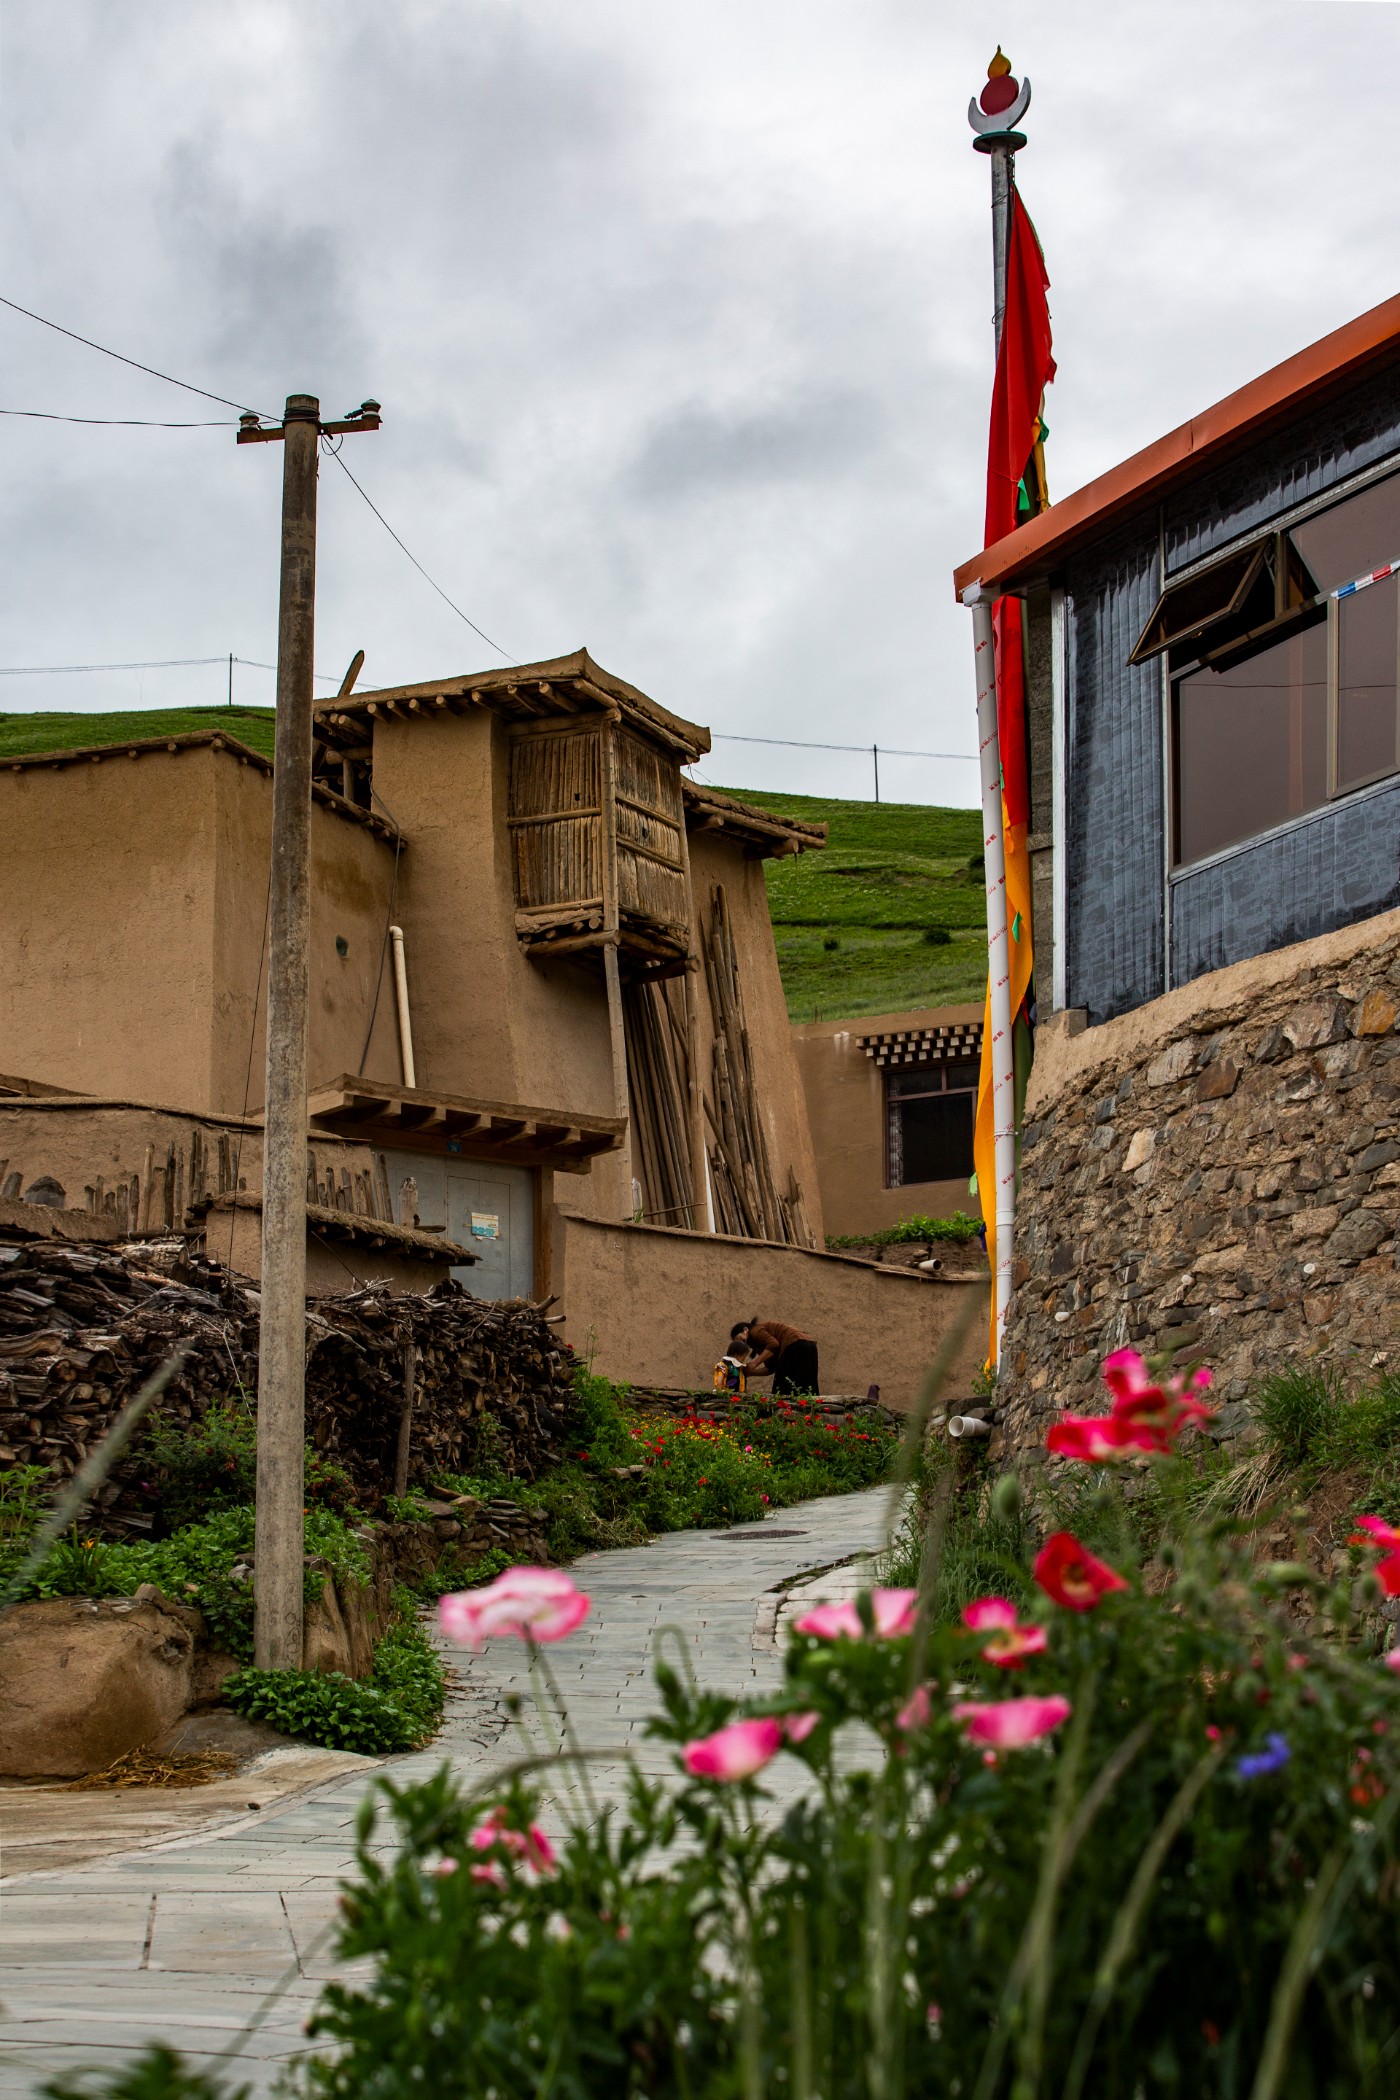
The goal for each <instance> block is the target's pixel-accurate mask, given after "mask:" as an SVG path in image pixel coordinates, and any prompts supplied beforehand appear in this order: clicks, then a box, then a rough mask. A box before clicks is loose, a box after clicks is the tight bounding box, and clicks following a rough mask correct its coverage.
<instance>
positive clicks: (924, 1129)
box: [890, 1093, 976, 1188]
mask: <svg viewBox="0 0 1400 2100" xmlns="http://www.w3.org/2000/svg"><path fill="white" fill-rule="evenodd" d="M975 1105H976V1096H975V1095H973V1094H970V1093H956V1094H934V1095H930V1096H929V1097H928V1098H927V1099H926V1100H922V1101H896V1102H893V1103H892V1104H891V1107H890V1117H891V1123H892V1128H891V1131H890V1139H891V1143H890V1169H891V1171H890V1185H891V1187H894V1188H900V1187H903V1186H904V1185H905V1184H906V1183H908V1182H911V1181H963V1180H966V1178H967V1176H968V1175H969V1174H971V1172H972V1122H973V1112H974V1108H975Z"/></svg>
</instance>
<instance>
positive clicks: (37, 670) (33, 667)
mask: <svg viewBox="0 0 1400 2100" xmlns="http://www.w3.org/2000/svg"><path fill="white" fill-rule="evenodd" d="M228 660H229V656H228V651H227V650H225V651H224V653H223V655H222V656H162V657H153V658H149V659H147V660H146V661H145V662H142V663H131V664H0V678H50V677H59V676H62V677H67V676H69V675H70V674H76V673H77V672H79V671H184V670H192V669H194V668H196V667H197V666H200V665H204V664H226V663H227V662H228ZM233 661H234V662H235V663H236V664H242V665H243V666H244V667H245V668H246V669H247V670H250V671H275V670H276V669H277V666H276V664H265V663H262V662H260V661H259V659H258V658H257V657H256V656H235V657H234V659H233ZM312 676H313V677H315V678H318V679H319V680H320V681H321V684H322V685H339V684H340V680H339V679H338V678H337V677H336V675H335V673H334V672H333V671H315V672H313V673H312Z"/></svg>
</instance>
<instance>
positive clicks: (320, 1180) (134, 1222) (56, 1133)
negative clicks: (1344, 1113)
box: [0, 1096, 398, 1232]
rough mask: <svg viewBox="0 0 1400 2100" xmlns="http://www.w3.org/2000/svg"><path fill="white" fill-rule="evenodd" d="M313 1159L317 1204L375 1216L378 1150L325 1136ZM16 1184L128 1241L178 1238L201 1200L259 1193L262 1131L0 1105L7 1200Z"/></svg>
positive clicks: (100, 1108)
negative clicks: (59, 1192) (102, 1222)
mask: <svg viewBox="0 0 1400 2100" xmlns="http://www.w3.org/2000/svg"><path fill="white" fill-rule="evenodd" d="M309 1150H310V1157H311V1164H312V1168H313V1170H314V1172H315V1175H316V1181H317V1193H318V1197H319V1198H320V1199H321V1200H323V1201H326V1202H327V1203H328V1204H329V1206H330V1207H331V1208H340V1207H344V1208H347V1209H352V1210H353V1209H359V1210H362V1211H363V1210H367V1209H368V1202H367V1190H368V1186H369V1182H370V1177H371V1175H372V1172H373V1154H372V1151H371V1148H370V1147H369V1146H368V1145H364V1144H357V1143H355V1142H354V1141H353V1140H351V1139H347V1138H339V1137H332V1136H329V1135H327V1134H325V1133H322V1132H320V1131H317V1132H315V1133H313V1136H312V1138H311V1142H310V1147H309ZM345 1177H348V1186H347V1182H346V1178H345ZM16 1178H17V1180H18V1187H17V1188H16V1189H15V1191H14V1193H15V1194H16V1195H17V1196H18V1198H19V1200H21V1201H23V1199H24V1195H25V1191H26V1190H27V1189H29V1188H30V1187H31V1186H32V1184H33V1183H34V1182H36V1181H40V1180H43V1179H46V1178H51V1179H52V1180H54V1181H57V1182H58V1184H59V1186H60V1187H61V1188H62V1189H63V1191H64V1197H65V1202H66V1205H67V1207H68V1208H70V1209H73V1210H87V1211H91V1212H93V1213H94V1214H95V1215H97V1216H99V1217H106V1218H109V1219H111V1220H112V1222H113V1223H114V1224H115V1225H117V1226H120V1228H121V1229H122V1230H123V1231H131V1232H165V1231H175V1232H178V1231H179V1230H180V1226H181V1223H182V1221H183V1219H184V1215H185V1212H186V1210H187V1209H188V1208H189V1206H190V1205H191V1204H192V1203H197V1202H198V1201H199V1199H200V1198H201V1197H202V1196H215V1195H222V1194H224V1193H226V1192H228V1191H231V1190H234V1189H243V1190H250V1191H252V1192H253V1193H254V1194H257V1193H258V1192H259V1191H260V1190H261V1188H262V1131H261V1129H260V1128H259V1127H258V1125H257V1124H255V1123H252V1122H247V1123H245V1122H243V1121H242V1120H241V1119H240V1118H238V1117H234V1116H222V1117H221V1116H196V1115H191V1114H188V1113H182V1112H180V1111H178V1110H174V1109H162V1108H149V1107H146V1106H144V1105H143V1104H142V1103H140V1102H118V1101H110V1100H108V1101H88V1100H83V1099H81V1098H77V1097H62V1096H60V1097H57V1098H54V1099H44V1098H42V1097H39V1098H35V1097H28V1096H16V1097H14V1098H8V1099H7V1098H3V1097H0V1190H2V1189H4V1188H5V1187H6V1186H7V1185H9V1184H10V1183H11V1182H12V1181H13V1180H14V1179H16ZM342 1192H343V1202H338V1201H337V1197H338V1196H341V1195H342ZM397 1193H398V1192H397V1190H394V1191H393V1194H394V1195H395V1196H396V1195H397ZM357 1198H358V1199H359V1200H356V1199H357Z"/></svg>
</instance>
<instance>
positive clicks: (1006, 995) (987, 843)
mask: <svg viewBox="0 0 1400 2100" xmlns="http://www.w3.org/2000/svg"><path fill="white" fill-rule="evenodd" d="M1030 100H1031V84H1030V81H1029V80H1025V81H1017V80H1015V79H1014V78H1013V77H1012V73H1011V65H1010V61H1009V60H1008V59H1006V58H1005V57H1004V56H1003V54H1002V50H1001V46H1000V45H998V46H997V52H996V57H995V58H994V59H993V60H992V62H991V65H990V66H989V67H988V68H987V84H986V86H985V87H984V88H983V90H982V93H981V95H980V96H979V97H975V98H974V99H973V100H972V101H971V102H969V104H968V106H967V121H968V123H969V124H970V125H971V126H972V129H973V131H974V132H975V133H976V136H975V138H974V139H973V141H972V143H973V146H974V147H975V149H976V151H977V152H978V153H985V154H986V155H987V156H988V157H989V159H990V161H991V164H992V326H993V329H994V331H995V335H996V348H997V355H998V356H1000V354H1001V336H1002V327H1003V324H1004V322H1005V319H1006V264H1007V251H1008V247H1009V243H1010V236H1011V200H1012V195H1013V192H1014V190H1015V187H1016V155H1017V153H1018V152H1019V151H1020V149H1021V147H1022V146H1024V145H1025V143H1026V139H1025V134H1024V132H1020V131H1017V130H1016V128H1015V127H1016V125H1017V124H1018V123H1019V122H1020V120H1021V118H1022V117H1023V116H1024V115H1025V113H1026V111H1027V110H1028V109H1029V107H1030ZM963 602H964V603H965V604H966V605H968V606H969V607H970V608H971V611H972V634H973V651H974V655H975V660H976V666H977V746H978V751H979V754H980V759H981V768H982V836H983V844H984V851H985V857H986V883H987V982H988V987H989V1001H990V1010H989V1014H988V1019H989V1022H990V1027H991V1039H992V1040H991V1064H992V1129H993V1139H994V1146H995V1160H996V1167H995V1173H996V1187H995V1189H994V1190H992V1191H991V1192H990V1202H991V1205H992V1217H993V1219H994V1221H995V1233H996V1274H995V1277H994V1279H993V1289H994V1293H995V1296H994V1304H995V1308H996V1320H995V1326H994V1335H995V1348H994V1355H995V1357H996V1359H997V1361H998V1362H1000V1359H1001V1340H1002V1334H1003V1332H1004V1330H1005V1327H1006V1314H1007V1308H1008V1306H1009V1305H1010V1302H1011V1277H1012V1241H1013V1239H1014V1236H1015V1227H1016V1073H1015V1048H1014V1043H1013V1038H1012V1019H1013V1016H1012V1012H1011V934H1010V928H1009V926H1008V924H1007V914H1006V834H1005V828H1004V823H1003V810H1002V796H1001V740H1000V736H999V733H998V729H997V686H996V652H995V648H994V646H993V637H992V599H991V598H990V597H987V596H984V595H983V593H982V591H981V590H980V588H979V587H978V586H976V585H974V586H973V588H972V589H971V590H968V591H965V592H964V593H963ZM981 1196H982V1202H983V1216H984V1217H985V1216H986V1215H987V1210H986V1205H987V1203H988V1201H989V1192H988V1191H987V1190H985V1189H984V1190H982V1191H981Z"/></svg>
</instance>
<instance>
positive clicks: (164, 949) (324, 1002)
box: [0, 745, 407, 1115]
mask: <svg viewBox="0 0 1400 2100" xmlns="http://www.w3.org/2000/svg"><path fill="white" fill-rule="evenodd" d="M271 822H272V782H271V780H270V778H269V777H268V776H267V775H266V774H265V773H263V772H262V771H261V769H260V768H257V767H255V766H252V765H249V764H244V763H240V761H239V758H238V755H237V753H236V752H235V751H232V750H229V749H222V750H220V749H216V748H215V747H214V746H212V745H196V746H193V747H183V748H180V749H177V750H175V751H166V750H157V751H150V750H147V751H144V752H143V753H142V755H141V757H140V758H139V759H136V760H133V759H130V758H129V757H128V756H127V755H126V753H125V751H114V752H111V753H110V754H108V755H107V756H105V757H104V758H103V759H102V761H101V762H100V763H85V764H82V765H73V764H65V765H62V766H54V767H52V768H50V767H37V766H24V767H20V768H18V769H4V770H0V833H2V834H3V836H4V841H5V851H4V853H3V854H2V855H0V1069H3V1070H5V1071H10V1072H19V1073H23V1074H25V1075H26V1076H27V1077H29V1078H31V1079H34V1080H38V1081H41V1082H43V1083H45V1084H48V1085H52V1086H56V1087H66V1088H71V1089H73V1090H74V1091H76V1092H79V1093H85V1094H96V1095H101V1096H103V1097H105V1098H108V1099H111V1098H117V1099H121V1100H132V1101H149V1102H161V1103H167V1104H171V1105H174V1106H178V1107H181V1108H188V1109H190V1110H192V1111H196V1112H199V1113H207V1114H215V1115H218V1114H224V1115H228V1114H233V1115H238V1114H241V1113H242V1111H243V1108H244V1102H245V1093H246V1099H247V1105H248V1107H249V1108H250V1109H256V1108H257V1107H258V1106H259V1105H260V1103H261V1100H262V1091H263V1057H264V1046H263V1024H264V1020H265V1015H266V996H267V985H266V974H265V971H264V972H262V973H261V980H262V981H261V984H260V982H259V979H260V970H259V961H260V955H261V948H262V935H263V921H264V914H265V910H266V901H267V871H268V862H269V857H270V852H271ZM404 857H405V859H407V855H405V856H404ZM311 862H312V877H311V1032H310V1070H311V1078H312V1083H313V1085H314V1084H315V1083H316V1082H317V1080H318V1079H322V1078H334V1077H336V1076H337V1075H338V1074H339V1073H341V1072H344V1071H351V1072H353V1071H355V1070H357V1069H358V1067H359V1063H360V1058H361V1055H362V1054H363V1052H364V1048H365V1036H366V1031H367V1028H368V1024H369V1017H370V1009H371V1003H372V1000H373V995H374V984H375V977H376V974H377V971H378V965H379V951H380V946H381V943H382V940H383V934H384V925H385V919H386V913H387V909H388V899H389V886H390V878H391V873H392V867H393V848H392V847H391V846H389V845H388V844H387V843H386V842H385V841H384V840H383V839H382V838H380V837H378V836H377V835H376V834H375V833H374V832H372V831H370V830H369V829H368V828H367V827H366V826H364V825H361V824H356V823H353V822H351V821H348V820H346V819H345V818H342V817H339V816H337V815H336V814H335V813H334V812H333V811H332V810H330V809H328V808H327V807H326V806H325V805H324V804H322V803H319V802H318V803H315V804H313V807H312V812H311ZM337 934H339V935H340V936H341V937H342V938H343V939H344V940H345V941H346V944H347V950H348V953H347V955H346V956H345V957H343V958H342V957H341V956H340V955H339V954H338V953H337V951H336V947H335V940H336V935H337ZM255 1001H256V1003H257V1010H258V1020H257V1027H256V1030H255V1031H253V1012H254V1004H255ZM250 1031H253V1032H252V1035H251V1046H250ZM250 1047H251V1059H250ZM366 1070H367V1072H368V1073H369V1074H370V1075H371V1076H374V1077H384V1078H391V1079H397V1078H398V1077H399V1066H398V1049H397V1039H396V1036H395V1033H394V1004H393V984H392V979H391V978H389V977H388V976H387V974H386V980H385V984H384V987H383V989H382V990H381V993H380V1002H379V1010H378V1015H377V1018H376V1025H375V1032H374V1038H373V1041H372V1043H371V1046H370V1056H369V1059H368V1061H367V1064H366Z"/></svg>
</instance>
